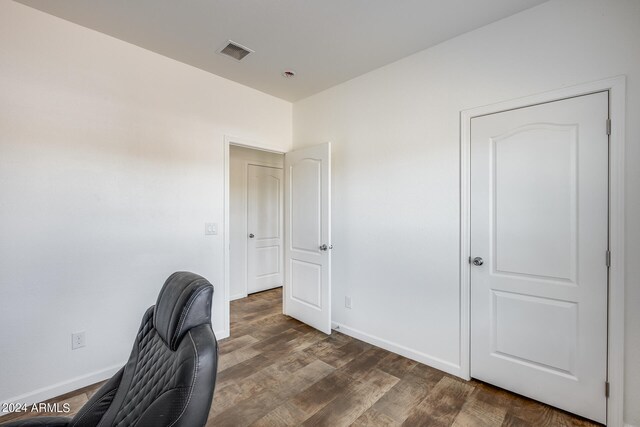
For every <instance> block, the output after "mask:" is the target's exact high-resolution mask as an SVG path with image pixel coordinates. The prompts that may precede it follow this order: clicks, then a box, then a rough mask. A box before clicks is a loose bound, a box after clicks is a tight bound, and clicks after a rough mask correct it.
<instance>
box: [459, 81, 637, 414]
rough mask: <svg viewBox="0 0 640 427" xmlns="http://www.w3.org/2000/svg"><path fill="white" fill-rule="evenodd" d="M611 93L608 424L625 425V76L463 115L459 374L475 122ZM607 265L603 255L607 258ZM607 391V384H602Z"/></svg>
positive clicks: (465, 359) (466, 336)
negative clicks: (530, 108)
mask: <svg viewBox="0 0 640 427" xmlns="http://www.w3.org/2000/svg"><path fill="white" fill-rule="evenodd" d="M602 91H608V93H609V118H610V119H611V133H610V135H609V250H610V251H611V263H610V265H611V266H610V269H609V310H608V312H609V314H608V366H607V368H608V381H609V383H610V389H609V398H608V403H607V424H608V425H611V426H622V425H623V419H624V418H623V416H624V412H623V411H624V406H623V405H624V395H623V394H624V318H625V315H624V288H625V282H624V259H625V254H624V236H625V227H624V204H625V203H624V202H625V201H624V152H625V140H624V134H625V102H626V101H625V93H626V77H625V76H618V77H613V78H610V79H605V80H599V81H596V82H591V83H586V84H581V85H577V86H572V87H567V88H563V89H560V90H555V91H550V92H545V93H542V94H537V95H533V96H528V97H524V98H518V99H514V100H510V101H505V102H501V103H497V104H493V105H488V106H483V107H478V108H473V109H469V110H464V111H461V113H460V325H461V329H460V376H461V377H463V378H466V379H470V363H471V355H470V350H471V346H470V343H471V327H470V319H471V313H470V309H471V305H470V303H471V298H470V293H471V289H470V285H471V281H470V272H471V270H470V264H469V259H470V256H471V253H470V231H471V228H470V221H471V212H470V200H471V182H470V179H471V170H470V167H471V119H472V118H474V117H481V116H484V115H488V114H495V113H500V112H504V111H509V110H513V109H519V108H523V107H529V106H534V105H538V104H544V103H548V102H553V101H559V100H563V99H567V98H573V97H576V96H582V95H588V94H592V93H597V92H602ZM603 262H604V255H603ZM603 393H604V384H603Z"/></svg>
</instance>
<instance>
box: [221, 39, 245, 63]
mask: <svg viewBox="0 0 640 427" xmlns="http://www.w3.org/2000/svg"><path fill="white" fill-rule="evenodd" d="M218 53H221V54H223V55H226V56H228V57H229V58H232V59H235V60H236V61H242V59H243V58H244V57H245V56H247V55H249V54H250V53H253V50H251V49H249V48H248V47H246V46H242V45H241V44H238V43H236V42H234V41H232V40H229V41H228V42H227V45H226V46H225V47H223V48H222V49H220V50H219V51H218Z"/></svg>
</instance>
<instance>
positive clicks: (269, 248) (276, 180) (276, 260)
mask: <svg viewBox="0 0 640 427" xmlns="http://www.w3.org/2000/svg"><path fill="white" fill-rule="evenodd" d="M283 185H284V183H283V171H282V169H278V168H271V167H266V166H258V165H248V166H247V230H248V232H249V233H248V235H247V239H248V245H247V293H253V292H260V291H264V290H266V289H272V288H275V287H278V286H282V281H283V274H282V270H283V266H282V265H283V262H282V243H283V240H284V239H283V230H282V229H283V212H282V205H283V200H282V196H283V191H284V190H283Z"/></svg>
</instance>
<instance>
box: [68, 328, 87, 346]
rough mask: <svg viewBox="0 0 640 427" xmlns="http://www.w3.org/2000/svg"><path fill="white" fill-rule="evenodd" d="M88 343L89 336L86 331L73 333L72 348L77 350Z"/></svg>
mask: <svg viewBox="0 0 640 427" xmlns="http://www.w3.org/2000/svg"><path fill="white" fill-rule="evenodd" d="M86 345H87V336H86V334H85V331H82V332H74V333H72V334H71V350H77V349H79V348H81V347H84V346H86Z"/></svg>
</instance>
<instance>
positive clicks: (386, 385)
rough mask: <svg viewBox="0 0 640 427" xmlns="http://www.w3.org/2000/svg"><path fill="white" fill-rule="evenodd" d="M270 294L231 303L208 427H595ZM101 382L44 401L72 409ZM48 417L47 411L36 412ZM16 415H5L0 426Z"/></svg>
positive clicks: (263, 293) (77, 407)
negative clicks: (318, 320)
mask: <svg viewBox="0 0 640 427" xmlns="http://www.w3.org/2000/svg"><path fill="white" fill-rule="evenodd" d="M281 301H282V291H281V290H280V289H275V290H271V291H267V292H262V293H259V294H254V295H251V296H249V297H248V298H244V299H241V300H236V301H233V302H232V303H231V337H230V338H227V339H224V340H221V341H220V360H219V368H218V381H217V385H216V392H215V395H214V398H213V405H212V406H211V411H210V414H209V421H208V422H207V426H230V427H240V426H249V425H251V426H330V427H337V426H349V425H353V426H531V427H539V426H597V425H598V424H594V423H592V422H590V421H587V420H584V419H582V418H579V417H576V416H573V415H571V414H568V413H566V412H563V411H560V410H557V409H555V408H552V407H550V406H547V405H544V404H541V403H538V402H535V401H532V400H530V399H527V398H524V397H521V396H518V395H515V394H513V393H509V392H507V391H504V390H501V389H498V388H496V387H493V386H490V385H488V384H484V383H481V382H478V381H470V382H467V381H463V380H461V379H459V378H456V377H453V376H451V375H448V374H446V373H444V372H441V371H438V370H437V369H433V368H430V367H428V366H426V365H423V364H421V363H417V362H414V361H412V360H409V359H407V358H405V357H402V356H399V355H396V354H394V353H390V352H388V351H386V350H382V349H380V348H378V347H375V346H373V345H370V344H367V343H364V342H362V341H358V340H356V339H353V338H351V337H348V336H346V335H344V334H341V333H339V332H335V331H334V332H333V333H332V334H331V335H330V336H327V335H324V334H322V333H321V332H318V331H316V330H315V329H313V328H310V327H309V326H306V325H304V324H302V323H300V322H298V321H297V320H294V319H292V318H290V317H287V316H284V315H282V303H281ZM100 385H101V384H96V385H94V386H91V387H87V388H84V389H82V390H78V391H77V392H74V393H69V394H67V395H65V396H61V397H59V398H57V399H52V400H51V401H50V402H68V403H70V404H71V408H72V412H75V411H77V410H79V409H80V407H81V406H82V404H83V403H84V402H86V401H87V399H88V398H89V397H90V396H91V394H92V393H93V392H95V390H97V388H98V387H99V386H100ZM42 415H47V414H42ZM9 417H11V418H12V419H15V418H20V417H16V416H12V415H9V416H5V417H2V418H0V422H4V421H8V420H9Z"/></svg>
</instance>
